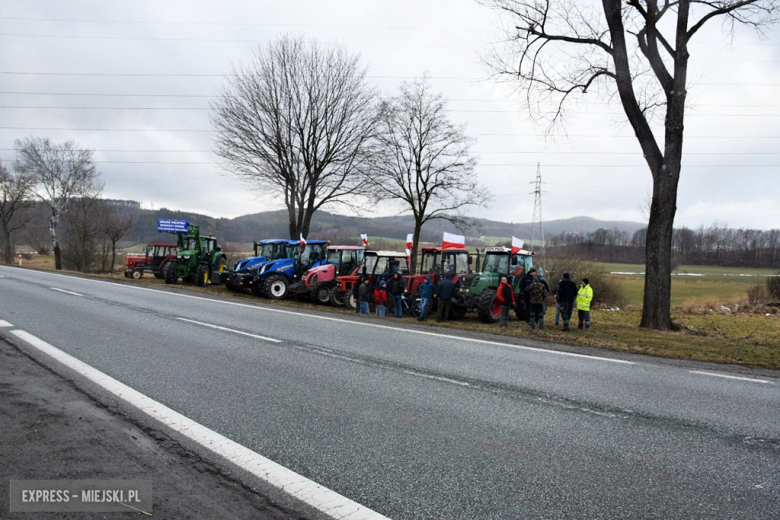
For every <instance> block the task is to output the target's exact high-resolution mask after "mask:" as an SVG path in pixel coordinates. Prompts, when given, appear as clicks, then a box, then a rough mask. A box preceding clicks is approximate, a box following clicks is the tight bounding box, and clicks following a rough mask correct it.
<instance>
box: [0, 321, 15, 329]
mask: <svg viewBox="0 0 780 520" xmlns="http://www.w3.org/2000/svg"><path fill="white" fill-rule="evenodd" d="M13 326H14V325H13V323H9V322H7V321H5V320H0V327H13Z"/></svg>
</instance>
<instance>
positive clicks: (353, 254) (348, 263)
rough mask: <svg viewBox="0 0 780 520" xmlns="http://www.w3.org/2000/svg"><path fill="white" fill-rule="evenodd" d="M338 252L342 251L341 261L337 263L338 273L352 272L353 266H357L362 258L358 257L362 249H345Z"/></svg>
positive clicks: (346, 273)
mask: <svg viewBox="0 0 780 520" xmlns="http://www.w3.org/2000/svg"><path fill="white" fill-rule="evenodd" d="M340 253H342V255H341V261H340V262H339V264H338V265H339V274H340V275H348V274H349V273H351V272H352V270H353V269H354V268H355V266H357V265H358V264H359V263H360V261H361V260H362V259H361V258H360V256H362V251H355V250H345V251H340ZM358 253H360V254H358Z"/></svg>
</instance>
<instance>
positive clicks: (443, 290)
mask: <svg viewBox="0 0 780 520" xmlns="http://www.w3.org/2000/svg"><path fill="white" fill-rule="evenodd" d="M436 296H437V297H438V300H439V314H438V316H437V317H436V322H437V323H441V322H442V321H447V320H448V319H449V317H450V303H451V302H452V297H453V296H455V282H453V281H452V275H450V274H445V275H444V276H443V277H442V278H441V280H439V287H438V288H437V289H436Z"/></svg>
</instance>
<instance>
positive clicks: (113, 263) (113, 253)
mask: <svg viewBox="0 0 780 520" xmlns="http://www.w3.org/2000/svg"><path fill="white" fill-rule="evenodd" d="M115 266H116V242H114V241H112V242H111V269H110V270H109V271H108V272H109V273H111V274H114V267H115Z"/></svg>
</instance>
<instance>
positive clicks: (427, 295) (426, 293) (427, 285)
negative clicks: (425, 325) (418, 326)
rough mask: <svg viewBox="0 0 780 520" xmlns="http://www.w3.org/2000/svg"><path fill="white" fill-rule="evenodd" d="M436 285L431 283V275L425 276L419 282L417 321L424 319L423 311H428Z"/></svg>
mask: <svg viewBox="0 0 780 520" xmlns="http://www.w3.org/2000/svg"><path fill="white" fill-rule="evenodd" d="M435 290H436V285H435V284H433V283H431V277H430V276H426V277H425V279H424V280H423V283H421V284H420V317H419V318H417V320H418V321H422V320H424V319H425V313H426V312H428V309H429V308H430V304H431V298H433V296H434V293H433V292H434V291H435Z"/></svg>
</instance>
